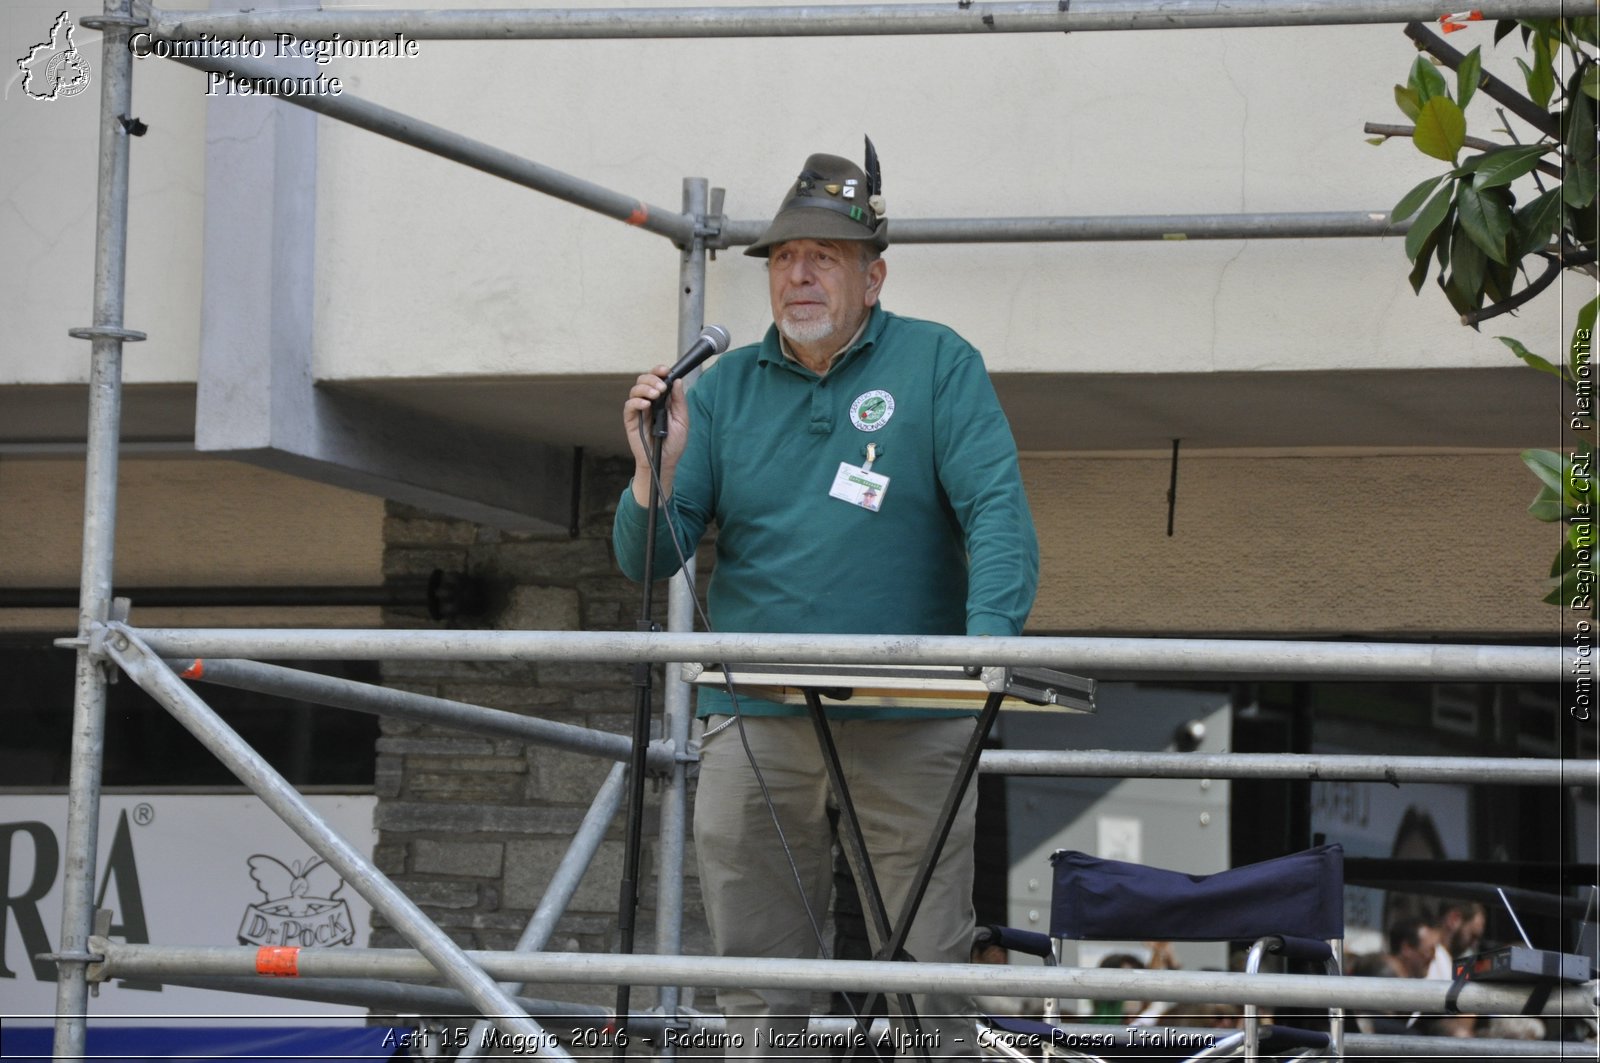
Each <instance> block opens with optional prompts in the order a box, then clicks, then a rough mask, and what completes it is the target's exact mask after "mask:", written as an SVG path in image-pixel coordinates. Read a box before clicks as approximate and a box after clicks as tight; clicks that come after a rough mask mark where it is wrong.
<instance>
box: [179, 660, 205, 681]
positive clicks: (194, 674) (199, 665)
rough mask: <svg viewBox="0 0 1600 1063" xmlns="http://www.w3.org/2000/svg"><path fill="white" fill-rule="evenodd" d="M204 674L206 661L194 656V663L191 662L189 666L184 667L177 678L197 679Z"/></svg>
mask: <svg viewBox="0 0 1600 1063" xmlns="http://www.w3.org/2000/svg"><path fill="white" fill-rule="evenodd" d="M205 674H206V662H205V661H203V660H201V659H200V658H199V657H196V658H195V659H194V663H193V664H191V665H190V666H189V667H187V668H185V669H184V670H183V671H181V672H179V673H178V678H179V679H199V678H200V677H201V676H203V675H205Z"/></svg>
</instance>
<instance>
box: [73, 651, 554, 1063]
mask: <svg viewBox="0 0 1600 1063" xmlns="http://www.w3.org/2000/svg"><path fill="white" fill-rule="evenodd" d="M113 627H114V628H115V627H116V625H113ZM105 647H106V651H107V653H108V654H109V655H110V656H111V658H112V659H113V660H115V661H116V663H117V664H118V665H119V666H120V667H121V668H122V670H123V671H124V672H126V673H127V674H128V676H129V677H130V678H131V679H132V680H133V681H134V682H135V683H137V684H138V685H139V687H140V689H142V690H144V691H145V693H147V694H149V695H150V696H151V697H153V698H155V699H156V701H158V702H160V703H161V705H162V706H163V707H165V708H166V710H167V711H168V712H169V713H171V714H172V716H173V718H174V719H176V720H177V721H178V722H179V723H181V724H182V725H183V726H184V728H185V729H186V730H188V731H189V733H190V734H192V735H194V736H195V737H196V738H197V739H199V740H200V743H201V744H202V745H204V746H205V747H206V748H207V749H208V750H209V751H210V752H211V753H212V755H213V756H215V757H216V758H217V759H218V760H220V761H221V762H222V763H223V764H224V765H226V766H227V768H228V769H229V770H230V771H232V772H233V773H234V775H236V776H238V778H239V780H240V781H241V782H243V783H244V784H245V785H246V786H248V787H250V789H251V791H252V792H253V793H255V795H256V796H257V797H259V798H261V801H262V803H263V804H265V805H266V806H267V807H268V808H269V809H271V810H272V811H273V812H274V813H276V814H277V816H278V818H279V819H281V820H282V821H283V822H284V824H285V825H287V826H288V827H289V829H290V830H292V831H294V832H295V834H297V835H299V836H300V838H301V839H302V840H303V841H304V842H305V843H306V844H307V845H309V846H310V847H311V848H312V850H313V851H314V852H315V853H316V854H317V855H318V856H320V857H322V859H324V860H325V861H327V862H328V864H329V866H331V867H332V868H333V869H334V870H336V871H338V872H339V874H340V875H341V876H343V878H344V880H345V881H346V882H347V883H349V884H350V885H351V886H352V887H354V889H355V890H356V892H357V893H359V894H361V896H363V897H365V898H366V899H367V901H368V902H369V903H371V905H372V907H373V908H375V909H376V910H377V911H379V912H381V913H382V914H383V915H384V917H385V918H387V919H388V920H389V921H390V922H391V923H393V924H394V926H395V929H397V930H398V931H399V932H400V933H401V934H402V935H403V936H404V937H405V938H406V940H407V941H409V942H411V943H412V944H413V945H415V946H416V947H417V948H418V950H419V952H418V953H417V955H418V956H425V957H426V959H425V960H424V961H423V962H425V963H428V964H430V972H431V971H435V970H436V971H437V972H438V974H439V976H441V977H443V978H444V979H445V980H446V981H448V982H450V983H451V984H452V985H454V986H455V987H456V988H458V989H460V990H461V991H462V992H463V993H464V994H466V996H467V998H468V999H469V1000H471V1001H472V1003H473V1005H474V1006H476V1007H477V1008H478V1010H479V1012H480V1014H483V1015H489V1016H493V1017H494V1021H495V1026H496V1027H497V1028H498V1029H499V1030H500V1031H501V1032H502V1033H504V1034H506V1035H507V1036H508V1037H510V1038H512V1039H513V1040H514V1041H515V1042H517V1043H519V1044H521V1045H527V1046H538V1051H539V1052H540V1053H548V1054H550V1055H551V1056H552V1057H553V1058H557V1059H565V1058H570V1057H569V1056H568V1055H567V1053H566V1052H565V1051H564V1050H561V1049H559V1048H550V1047H548V1042H549V1038H548V1036H547V1035H546V1034H545V1032H544V1031H543V1030H542V1029H541V1028H540V1027H539V1024H538V1023H536V1022H534V1021H533V1020H532V1019H530V1018H529V1017H528V1016H527V1015H526V1014H525V1013H524V1012H523V1011H522V1010H521V1009H520V1008H518V1007H517V1006H516V1004H515V1003H513V1002H512V1000H511V998H510V996H508V995H507V994H506V993H505V992H504V991H503V990H501V989H500V987H499V986H497V985H495V983H494V982H493V981H492V980H490V978H489V976H488V975H487V974H485V973H484V972H483V970H482V969H481V968H479V967H477V966H476V965H475V964H473V962H472V961H471V960H469V959H468V958H467V956H466V954H465V953H463V952H462V950H461V948H460V947H459V946H458V945H456V943H455V942H454V941H452V940H451V939H450V937H449V935H447V934H446V933H445V932H444V931H443V930H440V929H439V928H438V927H437V926H435V925H434V923H433V922H432V921H431V920H430V919H429V918H428V917H427V915H426V914H424V913H423V911H422V909H420V908H418V907H417V905H416V903H415V902H413V901H412V900H411V899H410V898H409V897H407V896H406V895H405V894H404V893H402V892H401V891H400V890H399V889H398V888H396V887H395V885H394V884H393V883H391V882H390V881H389V880H388V879H387V878H386V877H384V875H383V873H382V872H380V871H379V870H378V869H377V868H376V867H375V866H374V865H373V863H372V861H370V860H369V859H367V857H365V856H364V855H362V853H361V851H360V850H358V849H356V848H355V846H353V845H351V844H350V843H349V842H347V841H346V840H345V839H344V838H342V837H340V836H339V834H338V833H337V832H336V831H334V830H333V829H332V828H330V827H329V826H328V825H327V824H326V823H324V822H323V820H322V818H321V816H319V815H318V814H317V812H316V810H315V809H313V808H312V807H311V806H310V805H309V804H307V803H306V800H305V798H303V797H301V796H300V794H299V793H298V792H297V791H296V790H295V788H294V787H293V786H291V785H290V784H289V783H288V781H287V780H285V779H284V778H283V776H282V775H280V774H278V772H276V771H275V770H273V768H272V767H271V765H269V764H267V762H266V761H265V760H264V759H263V758H262V757H261V755H260V754H259V753H257V752H256V751H255V750H254V749H252V748H251V747H250V744H249V743H248V742H246V741H245V740H244V739H242V738H240V737H239V735H238V734H237V733H235V732H234V731H233V730H232V729H231V728H229V727H228V725H227V724H226V723H224V722H223V721H222V719H221V718H220V717H219V716H217V714H216V713H215V712H213V711H212V710H211V707H210V706H208V705H207V704H206V703H205V702H204V701H202V700H201V699H200V697H199V695H197V694H196V693H195V692H194V691H192V690H190V689H189V688H188V687H187V686H186V685H184V683H183V681H182V680H181V679H179V678H178V676H177V674H176V673H174V672H173V671H172V669H170V668H168V667H167V665H166V664H165V663H164V662H163V661H162V660H161V659H160V658H159V657H157V656H156V655H155V654H154V653H152V652H151V651H150V649H149V647H147V646H145V645H144V644H143V643H141V642H140V641H139V639H138V638H137V637H135V636H133V635H131V634H130V633H128V632H127V631H126V630H113V631H112V633H111V635H110V637H109V638H108V639H107V640H106V642H105ZM96 940H98V939H96ZM245 951H248V952H249V953H250V954H251V955H252V956H257V957H258V959H257V960H256V961H252V962H253V964H254V963H259V962H261V960H260V954H261V952H262V951H263V950H260V949H248V950H245ZM285 952H286V954H284V955H281V956H274V957H271V962H272V963H273V965H274V970H278V973H280V974H281V973H284V972H283V971H282V970H281V969H280V965H287V969H288V971H290V972H293V971H294V966H293V964H294V957H297V956H299V955H301V954H302V950H299V949H292V950H285ZM253 969H254V970H255V973H258V974H261V973H266V972H264V971H262V970H261V969H260V968H259V967H254V968H253ZM223 973H229V974H238V973H241V972H238V971H230V972H223ZM307 973H314V972H307Z"/></svg>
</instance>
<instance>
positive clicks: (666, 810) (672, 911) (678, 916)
mask: <svg viewBox="0 0 1600 1063" xmlns="http://www.w3.org/2000/svg"><path fill="white" fill-rule="evenodd" d="M708 183H709V182H707V180H706V179H705V178H703V177H686V178H684V181H683V212H684V214H686V215H688V216H689V217H690V218H691V219H693V221H694V227H695V235H694V236H693V238H691V239H690V240H689V241H688V242H687V243H685V244H684V245H683V250H682V253H681V255H680V256H679V260H678V349H679V350H680V351H682V350H687V349H688V348H689V346H690V345H691V344H693V343H694V341H695V339H696V338H698V337H699V335H700V330H701V329H702V328H703V327H704V326H705V311H706V290H705V288H706V242H705V235H704V232H705V221H706V214H707V209H708V207H707V204H708V198H707V191H706V190H707V185H708ZM691 380H692V378H691ZM667 630H668V631H693V630H694V558H692V557H691V558H688V559H687V564H685V565H684V567H683V572H682V575H680V576H675V577H673V580H672V586H671V587H670V588H669V589H668V591H667ZM664 687H665V689H664V691H663V698H662V701H663V718H664V721H665V723H664V732H665V737H666V739H667V741H668V742H669V743H671V745H672V751H673V753H674V754H675V755H676V756H677V758H678V760H677V762H676V763H675V764H673V766H672V773H671V774H670V775H669V776H668V778H667V784H666V788H665V789H664V791H663V792H662V794H661V860H660V866H659V867H658V869H657V872H656V952H657V953H658V954H659V955H662V956H677V955H680V954H681V953H682V952H683V860H684V848H685V838H686V836H687V834H688V830H689V823H688V810H689V765H688V763H687V762H686V761H685V760H684V754H685V753H687V752H688V749H689V727H690V724H691V722H692V715H691V711H690V706H689V684H687V683H685V682H684V681H683V680H682V679H681V678H679V677H678V676H677V675H676V674H674V672H673V671H672V670H670V669H669V670H668V672H667V675H666V678H665V683H664ZM659 999H660V1002H661V1014H662V1018H663V1020H664V1021H665V1023H666V1028H667V1029H671V1028H672V1024H673V1021H674V1020H675V1019H676V1018H677V1014H678V1007H679V1004H680V990H679V987H677V986H662V987H661V993H660V997H659ZM659 1051H660V1054H661V1055H662V1056H663V1057H665V1058H671V1057H672V1056H674V1055H675V1054H676V1053H675V1051H674V1050H673V1048H672V1046H671V1045H669V1044H665V1043H663V1044H662V1046H661V1048H660V1050H659Z"/></svg>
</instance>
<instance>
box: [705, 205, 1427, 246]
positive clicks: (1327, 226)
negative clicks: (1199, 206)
mask: <svg viewBox="0 0 1600 1063" xmlns="http://www.w3.org/2000/svg"><path fill="white" fill-rule="evenodd" d="M767 224H768V223H767V222H764V221H734V220H728V221H724V222H723V223H722V228H721V230H720V231H719V232H718V234H717V238H716V244H715V246H716V248H717V249H718V250H723V249H725V248H729V247H742V246H745V245H747V244H753V243H755V242H756V240H757V239H758V238H759V237H760V235H761V234H762V233H763V232H765V231H766V227H767ZM1410 227H1411V223H1410V221H1402V222H1395V221H1391V220H1390V217H1389V212H1388V211H1387V210H1346V211H1303V212H1293V213H1286V214H1261V213H1256V214H1106V215H1098V216H1088V217H1061V218H891V219H889V239H890V241H891V242H892V243H893V244H894V245H895V246H896V247H899V246H901V245H904V244H1004V243H1047V242H1055V243H1087V242H1093V241H1109V240H1176V241H1183V240H1313V239H1323V238H1327V237H1374V236H1396V237H1398V236H1403V235H1404V234H1405V232H1406V230H1407V229H1409V228H1410Z"/></svg>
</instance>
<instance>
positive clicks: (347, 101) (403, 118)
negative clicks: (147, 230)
mask: <svg viewBox="0 0 1600 1063" xmlns="http://www.w3.org/2000/svg"><path fill="white" fill-rule="evenodd" d="M282 14H283V15H284V16H285V17H286V18H287V17H292V16H293V14H294V13H293V12H283V13H282ZM418 14H426V13H425V12H418ZM173 61H174V62H178V63H182V64H183V65H184V66H188V67H193V68H194V69H196V70H204V71H206V72H207V73H211V74H220V75H223V76H236V77H238V78H240V79H242V80H244V81H262V80H266V81H274V80H277V79H281V78H289V77H294V76H295V75H294V74H293V73H291V72H288V71H286V70H285V69H284V68H282V67H279V66H274V65H272V64H271V63H264V62H257V61H256V60H253V59H243V58H239V59H229V60H228V61H227V62H224V61H222V60H220V59H214V58H211V57H208V56H184V57H182V58H178V57H173ZM278 98H279V99H280V100H281V101H282V102H284V103H292V104H294V105H295V106H297V107H304V108H306V109H307V110H309V111H315V112H317V113H318V114H321V115H325V116H327V117H329V118H337V119H338V120H340V121H342V122H347V123H349V124H350V125H353V126H356V127H358V128H361V129H365V130H367V131H368V132H370V133H376V134H378V135H379V136H381V137H388V138H389V139H390V140H397V141H399V142H400V143H402V144H408V145H410V146H411V147H414V148H418V149H420V150H422V151H426V152H428V153H429V154H431V155H437V156H439V157H440V158H444V159H449V160H451V161H452V162H459V163H461V164H462V165H463V166H467V167H470V168H471V169H474V170H481V171H482V172H484V173H486V174H491V175H493V176H495V177H500V178H503V179H505V180H507V181H510V182H511V183H512V184H515V185H521V186H522V187H524V188H531V189H533V190H534V191H535V192H543V193H544V194H546V195H549V196H554V197H555V198H556V199H559V200H562V201H564V202H567V203H571V204H573V205H574V206H579V207H583V208H584V209H585V210H592V211H594V212H595V213H597V214H604V215H605V216H606V217H608V218H614V219H616V220H618V221H622V222H626V223H627V224H629V225H633V226H637V227H638V228H640V229H643V230H644V231H646V232H651V233H655V234H656V235H658V236H665V237H667V238H669V239H671V240H673V241H674V242H677V243H682V242H683V241H685V240H688V239H690V238H691V237H692V236H693V229H694V226H693V223H692V222H691V221H690V220H689V219H688V218H686V217H684V216H683V215H682V214H679V213H677V212H676V211H670V210H666V209H665V208H663V207H656V206H652V205H651V204H649V203H646V202H644V201H643V200H638V199H634V198H632V197H631V196H625V195H623V194H622V193H620V192H613V191H612V190H611V189H609V188H603V187H601V186H600V185H597V184H594V183H593V182H591V181H585V180H583V179H582V178H580V177H573V176H572V175H571V174H566V173H562V172H561V171H560V170H556V169H552V168H551V167H549V166H544V165H541V164H539V163H537V162H533V161H531V160H528V159H524V158H522V157H521V156H518V155H513V154H511V152H509V151H505V150H503V149H501V148H496V147H493V146H492V145H489V144H485V143H483V142H482V141H480V140H473V139H472V138H471V137H467V136H462V135H461V134H460V133H457V132H454V131H452V130H449V129H445V128H444V127H443V126H436V125H433V124H432V123H431V122H424V121H423V120H422V119H420V118H413V117H412V116H411V115H407V114H401V113H400V112H399V111H394V110H390V109H389V108H387V107H383V106H380V105H378V104H376V103H371V102H369V101H367V100H362V99H358V98H357V97H355V96H352V95H350V94H349V93H340V94H339V95H337V96H334V95H332V94H327V93H292V94H283V95H280V96H279V97H278Z"/></svg>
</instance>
